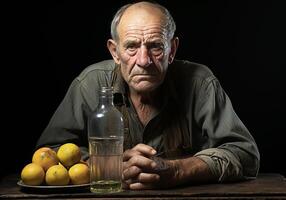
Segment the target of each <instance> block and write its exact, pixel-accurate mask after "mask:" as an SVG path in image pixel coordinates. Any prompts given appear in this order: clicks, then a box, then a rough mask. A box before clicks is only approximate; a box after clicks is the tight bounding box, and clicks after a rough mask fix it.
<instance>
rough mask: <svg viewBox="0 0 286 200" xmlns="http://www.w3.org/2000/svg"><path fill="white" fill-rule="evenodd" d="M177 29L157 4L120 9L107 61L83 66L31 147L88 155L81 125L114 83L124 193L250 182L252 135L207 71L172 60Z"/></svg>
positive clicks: (255, 156)
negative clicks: (65, 146) (68, 148)
mask: <svg viewBox="0 0 286 200" xmlns="http://www.w3.org/2000/svg"><path fill="white" fill-rule="evenodd" d="M175 29H176V25H175V22H174V20H173V18H172V16H171V15H170V13H169V12H168V10H167V9H166V8H164V7H163V6H161V5H159V4H156V3H150V2H138V3H134V4H128V5H125V6H123V7H122V8H120V9H119V10H118V12H117V13H116V15H115V16H114V19H113V21H112V24H111V35H112V39H109V40H108V41H107V47H108V49H109V51H110V53H111V55H112V57H113V60H106V61H102V62H100V63H96V64H93V65H91V66H89V67H87V68H86V69H85V70H84V71H83V72H82V73H81V74H80V75H79V76H78V77H77V78H76V79H75V80H74V81H73V82H72V84H71V86H70V88H69V90H68V92H67V94H66V96H65V98H64V99H63V101H62V103H61V104H60V106H59V107H58V109H57V110H56V112H55V114H54V115H53V117H52V119H51V121H50V123H49V125H48V126H47V128H46V129H45V130H44V132H43V134H42V135H41V137H40V139H39V141H38V144H37V147H40V146H43V145H50V146H52V147H56V146H58V145H60V144H62V143H64V142H67V141H72V142H75V143H77V144H78V145H80V146H81V148H82V151H83V152H87V131H86V129H87V127H86V126H87V122H86V119H87V118H88V114H89V113H90V111H92V110H94V109H95V108H96V106H97V104H98V95H97V93H96V90H99V88H100V87H102V86H107V85H109V86H110V85H112V86H113V87H114V91H115V93H117V94H121V95H122V96H123V97H124V98H123V99H124V101H123V102H122V104H120V110H121V112H122V113H123V115H124V116H125V119H126V121H127V122H128V123H127V124H128V130H129V131H128V132H127V133H126V135H125V141H124V144H125V152H124V155H123V162H124V163H123V174H122V180H123V183H124V187H125V188H126V189H152V188H164V187H172V186H176V185H180V184H188V183H192V184H193V183H198V182H210V181H218V182H222V181H234V180H241V179H247V178H255V177H256V175H257V173H258V169H259V152H258V149H257V146H256V144H255V141H254V139H253V137H252V136H251V134H250V133H249V131H248V130H247V128H246V127H245V126H244V125H243V123H242V122H241V120H240V119H239V118H238V116H237V115H236V113H235V111H234V110H233V107H232V105H231V101H230V99H229V98H228V96H227V95H226V93H225V92H224V90H223V89H222V87H221V85H220V84H219V81H218V79H217V78H216V77H215V76H214V75H213V73H212V72H211V71H210V70H209V69H208V68H207V67H206V66H204V65H201V64H197V63H193V62H189V61H182V60H181V61H180V60H174V58H175V55H176V51H177V48H178V45H179V39H178V37H175V36H174V34H175ZM115 99H116V98H115ZM118 105H119V104H118ZM85 155H86V154H85ZM85 158H86V157H85Z"/></svg>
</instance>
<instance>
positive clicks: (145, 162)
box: [123, 156, 157, 170]
mask: <svg viewBox="0 0 286 200" xmlns="http://www.w3.org/2000/svg"><path fill="white" fill-rule="evenodd" d="M123 165H124V169H127V168H129V167H131V166H137V167H139V168H141V169H146V170H153V169H155V168H156V166H157V163H156V162H154V161H153V160H151V159H149V158H146V157H144V156H133V157H132V158H130V159H129V160H128V161H127V162H124V164H123Z"/></svg>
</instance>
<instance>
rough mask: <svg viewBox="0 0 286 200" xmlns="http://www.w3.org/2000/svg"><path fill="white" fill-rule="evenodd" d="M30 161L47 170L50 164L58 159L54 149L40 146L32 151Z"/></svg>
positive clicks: (55, 163) (56, 162)
mask: <svg viewBox="0 0 286 200" xmlns="http://www.w3.org/2000/svg"><path fill="white" fill-rule="evenodd" d="M32 162H33V163H36V164H38V165H40V166H41V167H42V168H43V169H44V170H45V171H47V170H48V169H49V168H50V167H51V166H53V165H57V164H58V163H59V159H58V157H57V154H56V152H55V151H54V150H52V149H51V148H49V147H41V148H39V149H38V150H36V151H35V152H34V154H33V157H32Z"/></svg>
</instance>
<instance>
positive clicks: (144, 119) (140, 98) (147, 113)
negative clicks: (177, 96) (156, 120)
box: [129, 90, 159, 126]
mask: <svg viewBox="0 0 286 200" xmlns="http://www.w3.org/2000/svg"><path fill="white" fill-rule="evenodd" d="M129 95H130V99H131V101H132V104H133V106H134V108H135V110H136V112H137V115H138V117H139V119H140V121H141V123H142V124H143V125H144V126H145V125H146V124H147V123H148V122H149V121H150V119H151V118H152V117H153V116H154V114H155V113H157V112H158V110H159V107H158V99H157V98H158V97H159V95H158V94H157V91H153V92H150V93H138V92H134V91H132V90H130V93H129Z"/></svg>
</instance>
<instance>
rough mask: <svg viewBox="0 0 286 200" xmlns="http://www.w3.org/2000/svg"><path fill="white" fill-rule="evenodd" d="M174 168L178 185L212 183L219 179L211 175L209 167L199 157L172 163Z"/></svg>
mask: <svg viewBox="0 0 286 200" xmlns="http://www.w3.org/2000/svg"><path fill="white" fill-rule="evenodd" d="M170 162H171V164H172V165H173V166H174V170H175V172H174V173H175V177H174V179H175V180H174V182H175V183H176V185H181V184H184V183H201V182H212V181H215V180H216V179H217V178H216V177H215V176H214V175H213V174H212V173H211V171H210V169H209V167H208V165H207V164H206V163H205V162H204V161H203V160H201V159H200V158H197V157H189V158H184V159H178V160H172V161H170Z"/></svg>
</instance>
